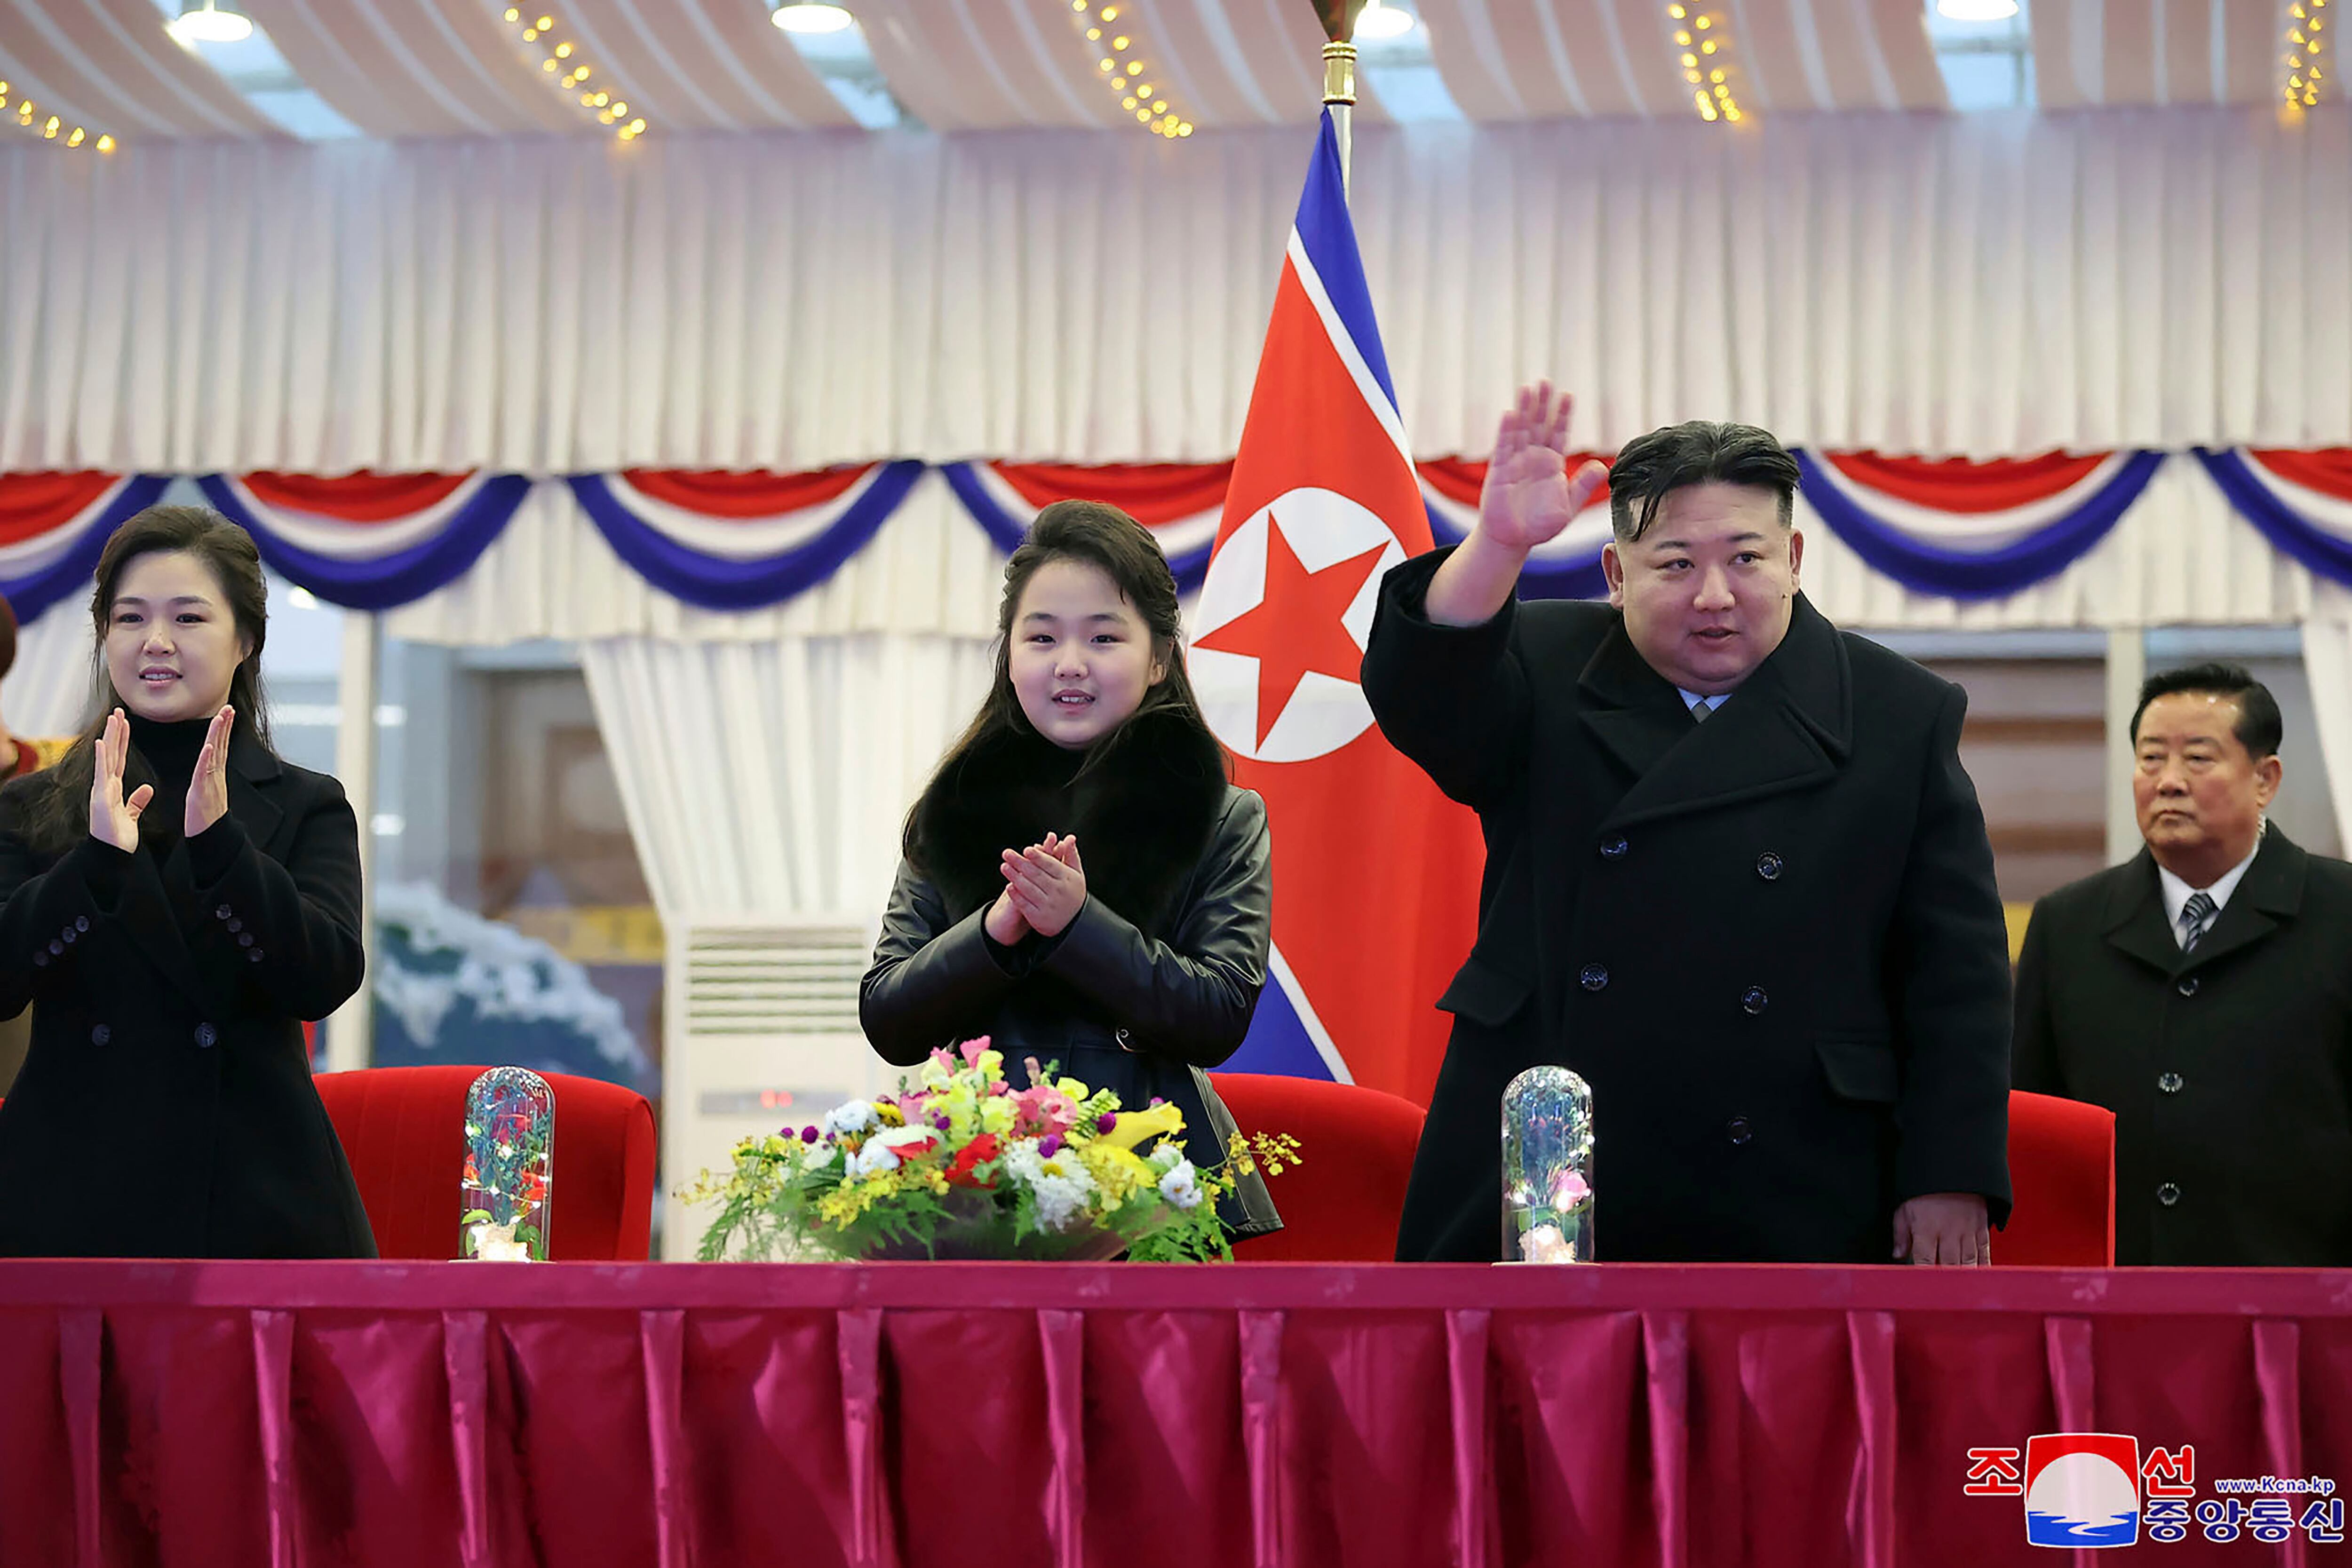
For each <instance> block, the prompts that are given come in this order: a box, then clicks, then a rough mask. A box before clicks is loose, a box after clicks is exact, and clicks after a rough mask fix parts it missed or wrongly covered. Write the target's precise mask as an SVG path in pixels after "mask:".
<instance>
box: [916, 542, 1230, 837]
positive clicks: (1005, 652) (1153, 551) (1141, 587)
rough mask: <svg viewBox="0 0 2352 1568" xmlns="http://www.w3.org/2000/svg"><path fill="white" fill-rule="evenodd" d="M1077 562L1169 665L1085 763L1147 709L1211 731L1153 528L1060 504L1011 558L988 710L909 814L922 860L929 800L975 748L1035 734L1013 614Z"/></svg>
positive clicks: (1097, 756)
mask: <svg viewBox="0 0 2352 1568" xmlns="http://www.w3.org/2000/svg"><path fill="white" fill-rule="evenodd" d="M1055 560H1076V561H1083V562H1085V563H1086V564H1087V565H1088V566H1097V567H1100V568H1101V569H1102V570H1103V571H1104V573H1105V574H1106V575H1107V576H1108V577H1109V579H1110V580H1111V582H1112V584H1113V585H1114V586H1116V587H1117V588H1118V591H1119V594H1120V596H1121V597H1123V598H1124V599H1125V600H1126V601H1127V602H1128V603H1129V605H1130V606H1131V607H1132V608H1133V609H1134V611H1135V612H1136V613H1137V614H1138V615H1139V616H1141V617H1142V618H1143V623H1144V626H1145V628H1146V629H1147V630H1148V631H1149V632H1150V636H1151V656H1152V658H1153V659H1154V660H1156V661H1157V662H1158V663H1159V664H1160V665H1161V666H1162V668H1164V669H1165V670H1166V672H1167V673H1166V674H1164V675H1162V676H1161V677H1160V680H1159V681H1158V682H1157V683H1156V684H1154V685H1150V686H1147V687H1146V688H1144V693H1143V700H1142V702H1140V703H1139V704H1138V705H1137V706H1136V710H1135V712H1134V713H1132V714H1129V716H1128V717H1127V718H1126V719H1125V720H1124V721H1122V722H1121V723H1120V724H1119V725H1118V727H1116V728H1114V729H1113V730H1112V731H1111V732H1110V733H1109V734H1108V735H1106V736H1104V737H1102V738H1101V739H1100V740H1098V741H1097V742H1096V743H1095V744H1094V746H1093V747H1091V748H1090V750H1089V752H1088V755H1087V760H1086V763H1085V766H1086V767H1087V768H1092V767H1094V766H1095V764H1096V763H1097V761H1098V760H1099V759H1100V758H1103V757H1105V756H1107V755H1108V753H1109V752H1110V750H1111V748H1112V747H1115V746H1117V745H1118V742H1119V740H1120V737H1123V736H1125V735H1126V734H1127V733H1128V732H1129V728H1130V727H1132V725H1133V724H1134V721H1135V720H1136V719H1138V718H1140V717H1142V716H1144V715H1145V714H1149V713H1157V712H1162V711H1164V712H1167V713H1170V714H1171V715H1181V716H1182V717H1183V718H1184V719H1185V720H1187V721H1189V722H1190V723H1192V724H1193V725H1195V726H1197V727H1199V728H1200V729H1201V731H1202V733H1203V734H1206V733H1207V732H1208V728H1209V725H1208V721H1207V720H1206V719H1205V718H1203V717H1202V716H1201V704H1200V701H1199V699H1198V698H1196V697H1194V696H1193V695H1192V676H1191V674H1188V673H1187V672H1186V670H1185V668H1184V643H1183V632H1184V625H1183V612H1182V611H1181V609H1180V608H1179V607H1178V605H1177V602H1176V574H1175V573H1174V572H1172V571H1171V570H1169V569H1168V558H1167V556H1166V555H1164V554H1162V553H1161V551H1160V541H1159V540H1157V539H1155V538H1152V537H1151V533H1150V530H1149V529H1148V528H1145V527H1144V526H1143V525H1142V524H1141V523H1139V522H1137V521H1136V520H1135V519H1134V518H1133V517H1129V516H1128V515H1127V514H1126V513H1125V512H1122V511H1120V510H1119V509H1118V507H1114V506H1112V505H1110V504H1109V503H1108V501H1056V502H1055V503H1054V504H1053V505H1052V506H1050V507H1046V508H1045V510H1043V511H1041V512H1039V513H1038V514H1037V520H1036V521H1035V522H1034V523H1032V524H1030V525H1029V531H1028V533H1026V534H1025V535H1024V536H1023V537H1022V540H1021V546H1020V548H1019V549H1015V550H1014V551H1013V558H1012V559H1010V560H1007V561H1006V562H1005V563H1004V598H1003V602H1002V603H1001V604H1000V605H998V607H997V612H996V674H995V678H994V679H993V680H992V682H991V683H990V685H989V688H988V696H987V698H986V699H985V700H984V701H982V704H981V705H980V712H979V713H977V714H975V715H974V716H972V721H971V723H970V724H969V725H967V726H965V727H964V732H963V734H962V735H961V736H960V737H957V739H956V743H955V744H954V745H953V746H951V747H949V748H948V754H947V756H946V757H945V758H942V759H941V760H940V765H939V768H937V769H936V770H935V771H934V772H933V773H932V774H931V779H930V782H929V784H926V785H925V786H924V787H923V794H922V796H921V797H919V798H918V799H917V800H916V802H915V806H914V809H913V810H909V811H908V813H907V826H906V831H905V833H904V834H903V836H902V846H903V848H904V849H905V851H906V853H907V855H908V859H910V860H911V859H913V858H915V851H916V822H917V818H918V817H919V814H920V812H921V810H922V801H923V799H925V798H928V797H929V794H930V792H931V791H932V790H933V789H938V788H940V784H941V782H942V781H943V780H945V779H949V778H950V777H952V776H953V775H954V773H955V772H956V770H957V768H960V767H961V765H962V763H963V761H964V759H965V758H968V757H970V756H971V754H972V753H973V752H974V751H976V750H978V749H980V748H981V747H984V746H987V745H989V744H990V743H992V742H993V741H997V740H1001V739H1003V737H1007V736H1023V735H1034V734H1035V733H1036V729H1035V727H1034V726H1032V725H1031V724H1030V722H1029V716H1028V715H1026V714H1024V713H1023V712H1022V711H1021V699H1020V697H1019V696H1017V695H1014V693H1013V617H1014V616H1015V615H1017V614H1019V613H1020V610H1021V595H1022V593H1023V592H1024V591H1025V590H1026V589H1027V588H1028V586H1029V580H1030V579H1031V578H1034V577H1035V576H1036V575H1037V569H1038V568H1040V567H1042V566H1044V565H1045V563H1046V562H1048V561H1055Z"/></svg>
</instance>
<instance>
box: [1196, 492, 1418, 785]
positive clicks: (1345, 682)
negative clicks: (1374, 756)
mask: <svg viewBox="0 0 2352 1568" xmlns="http://www.w3.org/2000/svg"><path fill="white" fill-rule="evenodd" d="M1402 559H1404V547H1403V546H1402V544H1399V543H1398V542H1397V537H1396V535H1395V534H1394V533H1392V532H1391V531H1390V528H1389V526H1388V525H1387V524H1386V523H1384V522H1382V521H1381V519H1380V516H1379V514H1378V513H1376V512H1374V511H1372V510H1371V509H1370V507H1365V506H1363V505H1361V504H1360V503H1359V502H1357V501H1354V500H1351V499H1349V497H1346V496H1342V495H1340V494H1339V492H1338V491H1336V490H1324V489H1318V488H1315V487H1313V486H1303V487H1301V488H1299V489H1296V490H1286V491H1284V492H1283V493H1282V494H1281V495H1279V496H1277V497H1275V498H1274V500H1273V501H1271V502H1269V503H1268V504H1267V505H1265V506H1264V507H1260V508H1258V510H1256V511H1255V512H1253V513H1252V514H1250V517H1249V518H1248V520H1246V521H1245V522H1244V523H1243V524H1242V525H1241V527H1239V528H1235V529H1234V531H1233V533H1232V535H1231V536H1230V537H1228V538H1226V539H1225V540H1224V542H1223V544H1221V545H1219V546H1218V547H1217V553H1216V555H1215V556H1214V557H1213V559H1211V560H1210V562H1209V570H1208V575H1207V577H1206V578H1205V579H1203V580H1202V583H1201V598H1200V602H1199V603H1198V604H1197V605H1196V606H1195V607H1194V609H1193V612H1192V621H1193V633H1192V646H1191V649H1190V651H1189V657H1190V659H1191V664H1192V685H1193V688H1194V690H1195V691H1196V692H1197V693H1198V694H1199V695H1200V699H1201V711H1202V716H1205V717H1206V718H1207V719H1208V721H1209V727H1210V728H1212V729H1213V730H1215V731H1216V733H1217V738H1218V739H1219V740H1222V741H1223V742H1224V743H1225V745H1226V746H1227V747H1230V748H1231V749H1232V750H1234V752H1235V753H1237V754H1239V755H1240V756H1243V757H1247V758H1254V759H1255V760H1257V761H1260V762H1304V761H1306V760H1307V759H1308V758H1315V757H1320V756H1322V755H1324V754H1325V753H1326V752H1331V751H1337V750H1339V748H1340V747H1343V746H1345V745H1347V744H1348V743H1349V741H1351V740H1353V739H1355V738H1356V737H1358V736H1360V735H1361V734H1363V733H1364V731H1365V730H1367V729H1369V728H1370V727H1371V723H1372V709H1371V705H1370V704H1369V703H1367V702H1366V701H1365V700H1364V688H1363V687H1362V686H1361V685H1360V684H1359V681H1360V675H1361V671H1362V668H1363V661H1364V644H1365V643H1368V642H1369V641H1370V639H1371V633H1372V609H1373V606H1374V605H1375V604H1376V603H1378V601H1379V599H1380V591H1381V575H1382V574H1383V573H1385V572H1386V571H1387V570H1389V568H1391V567H1392V566H1394V565H1396V564H1397V562H1399V561H1401V560H1402Z"/></svg>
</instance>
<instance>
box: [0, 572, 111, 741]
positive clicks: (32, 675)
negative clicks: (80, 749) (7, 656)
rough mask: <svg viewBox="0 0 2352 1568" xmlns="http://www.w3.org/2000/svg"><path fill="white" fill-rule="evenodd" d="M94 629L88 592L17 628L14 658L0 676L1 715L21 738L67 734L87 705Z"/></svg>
mask: <svg viewBox="0 0 2352 1568" xmlns="http://www.w3.org/2000/svg"><path fill="white" fill-rule="evenodd" d="M94 641H95V633H94V632H92V631H91V628H90V623H89V603H88V601H87V599H86V596H84V595H80V594H77V595H75V596H73V597H72V598H69V599H68V600H67V601H65V602H64V603H62V604H59V605H57V606H55V607H54V608H52V609H51V610H50V611H49V612H48V613H47V614H46V615H44V616H42V617H41V618H40V619H39V620H38V621H37V622H34V623H33V624H32V625H30V626H19V627H18V628H17V629H16V663H15V664H12V665H10V666H9V668H8V674H7V678H6V679H5V680H0V717H5V719H6V721H7V725H8V731H9V733H10V734H12V735H21V736H54V735H71V734H74V733H75V732H76V731H77V730H79V728H80V727H81V722H82V719H83V717H84V716H86V715H87V713H88V711H89V693H90V651H91V647H92V644H93V643H94Z"/></svg>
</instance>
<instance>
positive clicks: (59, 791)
mask: <svg viewBox="0 0 2352 1568" xmlns="http://www.w3.org/2000/svg"><path fill="white" fill-rule="evenodd" d="M178 551H185V552H186V553H187V554H189V555H192V556H194V557H195V558H196V559H199V560H201V561H203V562H204V563H205V567H206V568H207V569H208V570H210V571H211V572H212V575H213V577H214V579H215V581H216V582H217V583H218V584H219V586H220V591H221V597H222V599H224V600H225V601H226V602H227V605H228V612H229V616H230V619H231V620H233V621H234V622H236V630H237V631H238V632H240V633H241V634H242V635H243V636H244V637H245V639H246V640H247V642H248V643H251V644H252V650H251V652H249V653H247V654H246V656H245V658H244V660H243V661H242V662H241V663H239V664H238V665H237V666H236V673H235V674H232V675H230V676H229V683H228V701H229V706H232V707H234V708H236V724H237V727H238V728H239V729H243V730H247V731H249V732H250V733H251V734H252V735H253V737H255V738H256V739H257V740H259V741H260V742H261V743H262V745H264V746H268V744H269V724H268V717H267V716H266V713H265V710H264V706H263V696H262V689H261V646H262V643H264V642H266V641H267V640H268V635H269V587H268V582H267V581H266V580H264V579H263V577H262V575H261V552H260V551H259V550H257V549H255V548H254V543H253V536H252V535H251V534H248V533H247V532H246V531H245V530H244V529H243V528H238V527H237V526H236V524H235V523H232V522H230V521H229V520H228V519H227V518H226V517H222V516H221V515H220V514H219V513H218V512H215V511H214V510H212V509H211V508H210V507H148V508H147V509H146V510H145V511H143V512H140V513H138V514H137V515H135V516H133V517H131V518H129V519H128V520H127V521H125V522H124V523H123V525H122V526H121V528H117V529H115V530H114V535H113V537H112V538H110V539H108V540H107V541H106V549H104V550H103V551H101V552H100V555H99V558H98V571H97V573H96V582H97V586H96V587H95V588H94V589H93V590H92V591H91V592H90V596H89V618H90V622H91V624H92V625H93V626H94V627H95V628H96V629H97V633H98V644H97V647H96V648H95V649H94V650H93V651H92V653H91V655H90V706H89V717H88V719H87V721H86V722H85V723H84V724H83V726H82V731H81V734H80V735H79V737H76V738H75V740H74V743H73V745H72V747H69V748H68V750H67V752H66V754H65V755H64V756H63V757H61V758H58V761H57V765H56V766H55V767H53V768H47V769H46V770H44V771H43V772H40V773H37V774H35V775H34V777H35V778H36V779H41V780H43V781H44V783H45V786H46V787H45V788H44V789H43V791H42V793H41V796H40V799H39V800H38V802H37V804H35V805H34V806H33V807H32V808H31V809H30V810H28V812H27V814H26V816H27V820H26V838H27V841H29V842H30V843H31V845H32V846H33V848H35V849H36V850H37V851H41V852H63V851H65V850H67V849H69V848H71V847H72V846H73V843H74V842H75V841H76V840H78V839H79V838H80V837H81V836H82V834H83V833H85V832H86V831H89V821H88V813H87V810H86V804H87V801H88V800H89V785H90V779H91V776H92V775H93V773H95V771H96V770H97V761H96V752H95V747H96V743H97V740H98V737H99V735H100V732H102V731H103V730H104V729H105V727H106V718H107V716H108V715H109V714H110V713H112V712H113V711H114V710H115V709H116V708H117V707H123V708H128V707H129V706H130V705H129V704H128V703H126V702H124V701H123V700H122V695H121V693H119V692H117V691H116V690H115V689H114V682H113V679H112V677H111V676H110V675H109V674H107V670H106V632H107V623H108V621H109V619H110V616H111V615H112V612H113V609H114V595H115V590H116V587H117V585H118V584H120V583H121V580H122V572H123V569H124V568H126V567H128V566H129V565H130V564H131V562H132V561H134V560H136V559H139V558H140V557H141V556H142V555H158V554H172V553H174V552H178ZM127 787H128V786H127V785H126V788H127Z"/></svg>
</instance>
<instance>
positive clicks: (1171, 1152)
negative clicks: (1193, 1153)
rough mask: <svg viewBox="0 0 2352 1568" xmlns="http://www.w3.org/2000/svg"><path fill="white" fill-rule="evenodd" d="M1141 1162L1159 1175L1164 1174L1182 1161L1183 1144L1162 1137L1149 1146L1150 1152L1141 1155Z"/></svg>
mask: <svg viewBox="0 0 2352 1568" xmlns="http://www.w3.org/2000/svg"><path fill="white" fill-rule="evenodd" d="M1143 1163H1144V1164H1145V1165H1148V1166H1150V1167H1151V1168H1152V1169H1153V1170H1155V1171H1158V1172H1159V1173H1160V1175H1161V1176H1166V1175H1167V1174H1168V1173H1169V1172H1170V1171H1172V1170H1174V1169H1175V1168H1176V1167H1177V1166H1181V1165H1182V1164H1183V1163H1184V1145H1181V1144H1174V1143H1170V1142H1169V1141H1168V1140H1166V1139H1165V1138H1163V1139H1161V1140H1160V1142H1159V1143H1157V1144H1154V1145H1152V1146H1151V1152H1150V1154H1148V1155H1144V1156H1143Z"/></svg>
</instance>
